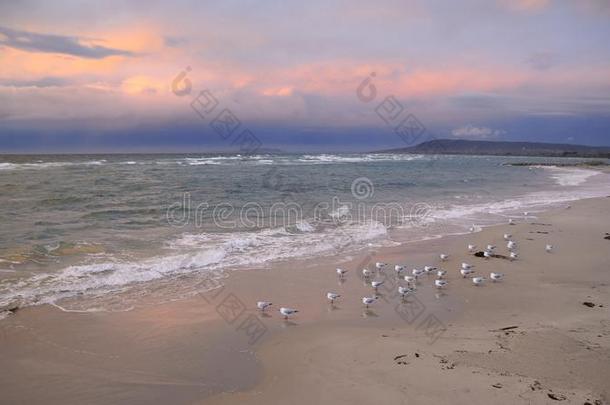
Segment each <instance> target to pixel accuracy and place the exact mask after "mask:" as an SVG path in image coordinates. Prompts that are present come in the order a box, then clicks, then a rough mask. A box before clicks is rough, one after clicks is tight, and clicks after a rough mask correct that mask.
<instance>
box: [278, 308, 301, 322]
mask: <svg viewBox="0 0 610 405" xmlns="http://www.w3.org/2000/svg"><path fill="white" fill-rule="evenodd" d="M297 312H299V311H298V310H296V309H292V308H286V307H281V308H280V314H282V315H284V319H288V317H289V316H290V315H293V314H296V313H297Z"/></svg>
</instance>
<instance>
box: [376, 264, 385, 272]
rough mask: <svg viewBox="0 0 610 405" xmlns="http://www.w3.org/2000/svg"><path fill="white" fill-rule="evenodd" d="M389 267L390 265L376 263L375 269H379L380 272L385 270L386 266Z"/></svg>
mask: <svg viewBox="0 0 610 405" xmlns="http://www.w3.org/2000/svg"><path fill="white" fill-rule="evenodd" d="M387 265H388V264H387V263H382V262H377V263H375V267H376V268H377V270H379V271H381V270H383V268H384V267H385V266H387Z"/></svg>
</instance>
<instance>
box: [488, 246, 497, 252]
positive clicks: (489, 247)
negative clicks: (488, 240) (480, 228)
mask: <svg viewBox="0 0 610 405" xmlns="http://www.w3.org/2000/svg"><path fill="white" fill-rule="evenodd" d="M487 250H489V251H491V250H496V245H487Z"/></svg>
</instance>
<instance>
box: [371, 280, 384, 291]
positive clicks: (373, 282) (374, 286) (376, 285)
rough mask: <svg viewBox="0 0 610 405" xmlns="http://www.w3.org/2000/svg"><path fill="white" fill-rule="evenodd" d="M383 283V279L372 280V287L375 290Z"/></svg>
mask: <svg viewBox="0 0 610 405" xmlns="http://www.w3.org/2000/svg"><path fill="white" fill-rule="evenodd" d="M382 284H383V281H371V287H373V288H374V289H375V290H377V289H378V288H379V287H380V286H381V285H382Z"/></svg>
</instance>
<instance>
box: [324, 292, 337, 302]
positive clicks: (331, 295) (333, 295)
mask: <svg viewBox="0 0 610 405" xmlns="http://www.w3.org/2000/svg"><path fill="white" fill-rule="evenodd" d="M340 296H341V295H339V294H336V293H334V292H329V293H326V298H328V300H329V301H330V303H331V304H334V303H335V300H336V299H337V298H339V297H340Z"/></svg>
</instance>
